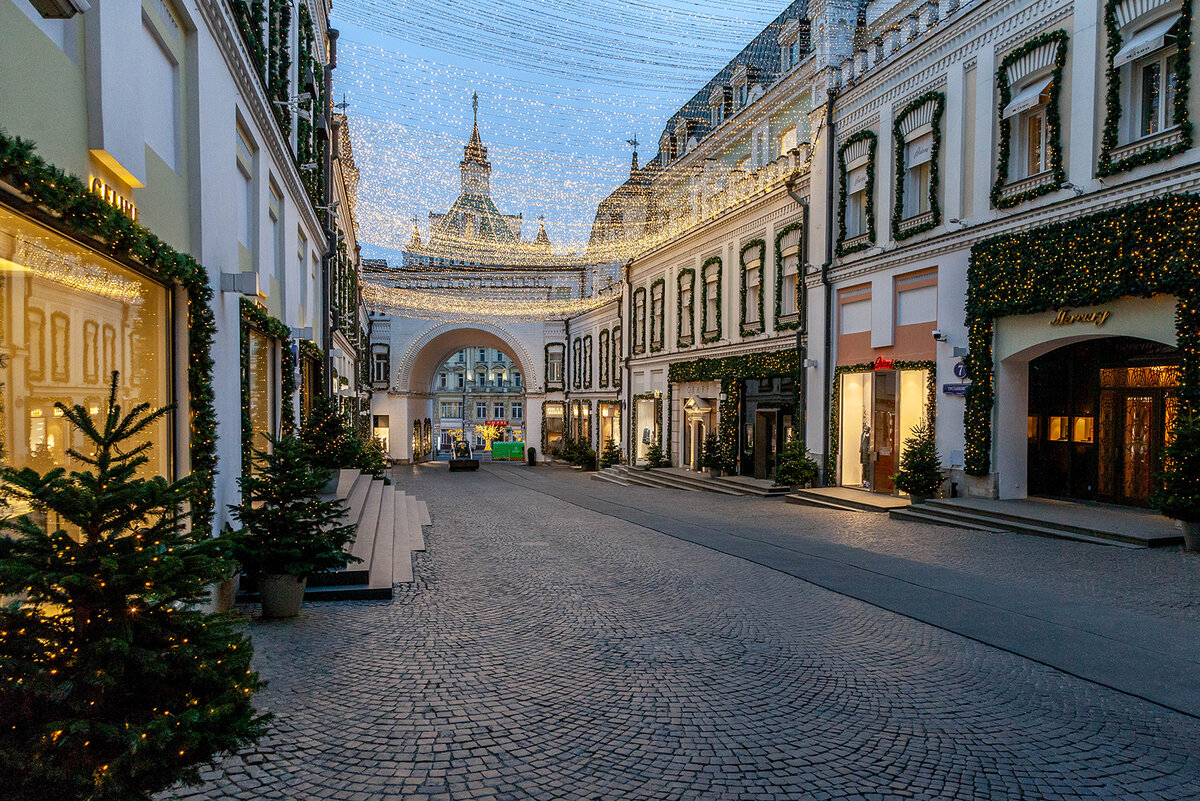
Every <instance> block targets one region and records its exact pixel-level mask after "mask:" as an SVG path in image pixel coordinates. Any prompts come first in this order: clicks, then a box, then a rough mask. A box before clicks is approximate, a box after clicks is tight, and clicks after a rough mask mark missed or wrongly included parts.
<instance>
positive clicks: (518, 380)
mask: <svg viewBox="0 0 1200 801" xmlns="http://www.w3.org/2000/svg"><path fill="white" fill-rule="evenodd" d="M512 382H513V386H514V387H519V386H521V374H520V373H519V372H517V371H516V370H513V374H512Z"/></svg>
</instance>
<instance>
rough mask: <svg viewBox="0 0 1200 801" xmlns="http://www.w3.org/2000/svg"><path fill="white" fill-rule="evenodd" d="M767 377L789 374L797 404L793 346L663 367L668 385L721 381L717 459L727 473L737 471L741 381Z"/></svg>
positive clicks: (798, 371)
mask: <svg viewBox="0 0 1200 801" xmlns="http://www.w3.org/2000/svg"><path fill="white" fill-rule="evenodd" d="M768 376H791V377H792V379H793V386H794V387H795V388H796V393H797V396H796V398H795V401H796V403H797V404H799V402H800V398H799V391H800V386H801V380H802V379H803V367H802V365H801V361H800V356H799V354H798V353H797V352H796V350H795V348H788V349H787V350H778V351H772V352H770V353H747V354H744V355H741V356H726V357H725V358H723V359H707V358H706V359H693V360H692V361H687V362H675V363H674V364H672V365H671V366H670V367H668V368H667V382H668V385H670V384H687V383H692V382H698V381H720V382H721V391H722V392H723V393H725V400H724V401H722V402H721V418H720V421H719V423H718V426H717V430H718V434H717V438H718V441H719V442H720V445H721V461H722V463H723V465H724V469H725V470H727V471H728V472H730V473H732V472H735V471H736V470H737V443H738V412H739V409H740V408H741V400H742V382H743V381H744V380H746V379H748V378H764V377H768ZM797 408H799V407H798V405H797Z"/></svg>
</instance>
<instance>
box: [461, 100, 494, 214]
mask: <svg viewBox="0 0 1200 801" xmlns="http://www.w3.org/2000/svg"><path fill="white" fill-rule="evenodd" d="M471 108H472V109H473V110H474V112H475V121H474V124H473V125H472V126H471V138H470V139H469V140H468V141H467V144H466V145H465V146H464V147H463V160H462V161H460V162H459V164H458V166H459V169H460V170H462V192H463V194H464V195H473V196H475V197H488V196H490V195H491V193H492V188H491V179H492V163H491V162H490V161H488V157H487V148H486V147H484V146H483V139H481V138H480V136H479V93H478V92H475V93H474V94H473V95H472V96H471Z"/></svg>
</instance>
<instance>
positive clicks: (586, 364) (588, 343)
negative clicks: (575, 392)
mask: <svg viewBox="0 0 1200 801" xmlns="http://www.w3.org/2000/svg"><path fill="white" fill-rule="evenodd" d="M583 388H584V389H591V388H592V335H591V334H588V335H587V336H585V337H584V338H583Z"/></svg>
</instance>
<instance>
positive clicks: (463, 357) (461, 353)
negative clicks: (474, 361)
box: [458, 350, 467, 362]
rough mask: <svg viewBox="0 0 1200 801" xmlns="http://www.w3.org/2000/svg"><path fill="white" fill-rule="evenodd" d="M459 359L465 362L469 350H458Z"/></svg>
mask: <svg viewBox="0 0 1200 801" xmlns="http://www.w3.org/2000/svg"><path fill="white" fill-rule="evenodd" d="M458 360H459V361H460V362H465V361H466V360H467V352H466V351H465V350H460V351H459V352H458Z"/></svg>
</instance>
